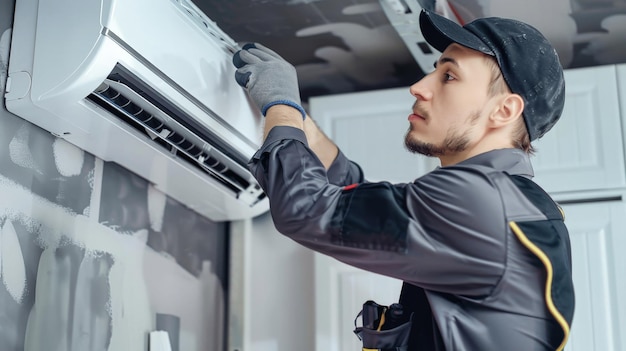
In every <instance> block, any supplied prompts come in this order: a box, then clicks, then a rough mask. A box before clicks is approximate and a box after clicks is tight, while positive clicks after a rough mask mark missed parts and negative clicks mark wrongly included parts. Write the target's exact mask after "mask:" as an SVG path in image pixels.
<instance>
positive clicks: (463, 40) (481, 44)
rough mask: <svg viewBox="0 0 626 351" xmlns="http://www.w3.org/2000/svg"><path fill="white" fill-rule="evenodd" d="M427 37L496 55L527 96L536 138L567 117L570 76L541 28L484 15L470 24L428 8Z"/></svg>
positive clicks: (437, 44)
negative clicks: (567, 87)
mask: <svg viewBox="0 0 626 351" xmlns="http://www.w3.org/2000/svg"><path fill="white" fill-rule="evenodd" d="M420 29H421V30H422V35H423V36H424V39H426V41H427V42H428V43H429V44H430V45H431V46H432V47H434V48H435V49H437V50H439V51H441V52H443V51H444V50H445V49H446V48H447V47H448V45H450V44H452V43H457V44H459V45H462V46H465V47H467V48H470V49H474V50H476V51H480V52H482V53H485V54H487V55H490V56H493V57H495V59H496V61H497V62H498V65H499V66H500V70H501V71H502V76H503V77H504V80H505V81H506V83H507V85H508V86H509V88H510V89H511V91H512V92H513V93H515V94H519V95H520V96H521V97H522V98H523V99H524V112H523V116H524V122H525V123H526V128H527V129H528V134H529V136H530V140H535V139H538V138H540V137H542V136H543V135H544V134H545V133H546V132H547V131H549V130H550V129H551V128H552V127H553V126H554V124H555V123H556V122H557V121H558V120H559V118H560V117H561V113H562V112H563V104H564V103H565V78H564V77H563V67H562V66H561V63H560V61H559V56H558V54H557V52H556V50H555V49H554V48H553V47H552V45H551V44H550V42H549V41H548V40H547V39H546V38H545V37H544V36H543V34H541V32H539V31H538V30H537V29H536V28H534V27H532V26H530V25H528V24H526V23H523V22H520V21H517V20H513V19H508V18H500V17H487V18H478V19H476V20H474V21H472V22H470V23H468V24H466V25H464V26H462V27H461V26H460V25H458V24H457V23H455V22H453V21H451V20H449V19H447V18H445V17H443V16H440V15H438V14H436V13H434V12H431V11H427V10H422V12H421V13H420Z"/></svg>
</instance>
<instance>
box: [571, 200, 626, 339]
mask: <svg viewBox="0 0 626 351" xmlns="http://www.w3.org/2000/svg"><path fill="white" fill-rule="evenodd" d="M563 209H564V211H565V223H566V224H567V227H568V230H569V232H570V239H571V242H572V257H573V260H572V265H573V267H572V269H573V276H574V289H575V293H576V309H575V312H574V322H573V324H572V330H571V336H570V340H569V342H568V344H567V346H566V350H567V351H620V350H626V332H625V330H626V300H625V299H624V298H625V297H626V279H625V277H624V272H626V252H625V251H626V231H624V228H625V227H626V203H625V202H624V200H621V201H615V200H614V201H598V202H591V203H580V204H569V205H564V206H563Z"/></svg>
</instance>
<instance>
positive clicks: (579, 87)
mask: <svg viewBox="0 0 626 351" xmlns="http://www.w3.org/2000/svg"><path fill="white" fill-rule="evenodd" d="M565 82H566V86H565V91H566V99H565V109H564V110H563V114H562V117H561V119H560V120H559V122H558V123H557V124H556V125H555V126H554V128H553V129H552V130H551V131H549V132H548V133H547V134H546V136H545V137H544V138H541V139H540V140H538V141H536V142H533V146H534V147H535V148H536V149H537V154H536V156H534V157H532V158H531V160H532V163H533V167H534V169H535V175H536V177H535V181H536V182H537V183H538V184H539V185H541V186H542V187H544V188H545V189H546V190H547V191H548V192H549V193H557V192H575V191H587V190H599V189H615V188H618V187H624V186H626V177H625V176H624V172H625V168H624V154H623V139H622V128H621V123H620V103H619V95H618V88H617V79H616V67H615V66H613V65H611V66H601V67H592V68H582V69H574V70H567V71H565ZM624 83H625V84H626V82H624ZM623 89H626V87H624V88H623Z"/></svg>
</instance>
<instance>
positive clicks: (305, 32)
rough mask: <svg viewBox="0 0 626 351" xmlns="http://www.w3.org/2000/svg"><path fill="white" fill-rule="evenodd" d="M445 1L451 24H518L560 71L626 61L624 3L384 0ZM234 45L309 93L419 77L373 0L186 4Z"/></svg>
mask: <svg viewBox="0 0 626 351" xmlns="http://www.w3.org/2000/svg"><path fill="white" fill-rule="evenodd" d="M392 1H399V2H403V1H406V2H409V1H414V2H415V1H419V2H420V3H421V4H422V5H423V6H426V7H432V6H435V4H436V3H437V4H438V5H440V4H441V3H445V4H446V5H449V6H451V8H452V9H454V11H455V14H456V17H457V20H459V21H460V22H467V21H471V20H472V19H474V18H477V17H485V16H490V15H491V16H501V17H512V18H518V19H521V20H524V21H526V22H528V23H530V24H533V25H535V26H536V27H538V28H539V29H540V30H541V31H542V32H544V34H546V36H547V37H548V39H550V40H551V41H552V42H553V44H554V45H555V47H556V48H557V51H559V54H560V56H561V59H562V63H563V65H564V66H565V67H566V68H574V67H585V66H593V65H601V64H608V63H621V62H626V0H525V1H519V0H455V1H452V0H448V1H440V0H437V1H435V0H392ZM194 2H195V4H196V5H197V6H198V7H199V8H200V9H201V10H203V11H204V12H205V13H206V15H207V16H208V17H209V18H211V19H212V20H213V21H215V22H216V23H217V24H218V26H219V27H220V28H221V29H222V30H224V31H225V32H226V33H228V35H230V36H231V37H232V38H233V39H234V40H235V41H238V42H240V43H243V42H259V43H261V44H263V45H265V46H268V47H270V48H272V49H273V50H275V51H276V52H278V53H279V54H280V55H282V56H283V57H284V58H285V59H287V60H288V61H289V62H291V63H292V64H293V65H294V66H296V68H297V70H298V78H299V81H300V86H301V94H302V97H303V99H304V100H306V99H308V98H309V97H311V96H318V95H327V94H336V93H346V92H357V91H366V90H374V89H384V88H394V87H406V86H408V85H410V84H412V83H413V82H415V81H417V80H418V79H420V78H421V77H422V76H423V71H422V69H421V68H420V66H419V65H418V64H417V63H416V61H415V59H414V58H413V57H412V56H411V54H410V52H409V50H408V49H407V47H406V45H405V44H404V42H403V41H402V40H401V39H400V37H399V36H398V34H397V32H396V30H395V29H394V28H393V27H392V26H391V25H390V23H389V21H388V19H387V17H386V16H385V13H384V12H383V10H382V8H381V6H380V3H379V1H378V0H220V1H217V0H194Z"/></svg>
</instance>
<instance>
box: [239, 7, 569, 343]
mask: <svg viewBox="0 0 626 351" xmlns="http://www.w3.org/2000/svg"><path fill="white" fill-rule="evenodd" d="M420 28H421V30H422V33H423V35H424V37H425V39H426V40H427V41H428V43H430V44H431V45H432V46H433V47H434V48H436V49H437V50H439V51H441V52H442V55H441V57H440V58H439V59H438V61H437V62H436V65H435V66H436V68H435V70H434V71H433V72H431V73H429V74H427V75H426V76H425V77H424V78H423V79H421V80H420V81H418V82H417V83H415V84H414V85H412V86H411V87H410V93H411V94H412V95H413V96H414V97H415V104H414V105H413V107H412V110H411V112H410V115H409V117H408V122H409V129H408V131H407V134H406V140H405V144H406V146H407V148H408V149H409V150H411V151H413V152H416V153H421V154H425V155H430V156H435V157H438V158H439V159H440V161H441V167H438V168H437V169H435V170H434V171H432V172H430V173H428V174H426V175H424V176H422V177H420V178H418V179H416V180H415V181H414V182H413V183H410V184H390V183H388V182H376V183H373V182H367V181H365V177H364V175H363V173H362V172H361V170H360V168H359V167H358V166H357V165H356V164H355V163H353V162H351V161H349V160H348V159H347V158H346V157H345V156H344V155H343V154H342V153H341V151H340V150H338V149H337V147H336V146H335V145H334V144H333V143H332V141H330V140H329V139H328V138H326V136H324V134H323V133H322V132H321V131H320V130H319V129H318V128H317V127H316V125H315V124H314V122H313V121H312V120H311V118H310V117H308V116H307V114H306V112H305V111H304V109H303V108H302V107H301V101H300V95H299V90H298V82H297V76H296V71H295V69H294V67H293V66H292V65H290V64H289V63H287V62H286V61H285V60H283V59H282V58H281V57H280V56H278V55H277V54H276V53H274V52H273V51H271V50H269V49H267V48H265V47H263V46H262V45H259V44H247V45H245V46H244V47H243V49H242V50H240V51H238V52H237V53H235V55H234V57H233V63H234V65H235V66H236V67H237V72H236V76H235V78H236V80H237V82H239V84H240V85H241V86H243V87H245V88H246V89H247V91H248V93H249V95H250V96H251V98H252V99H253V100H254V101H255V103H256V104H257V105H258V106H259V108H260V109H261V111H262V113H263V114H264V115H265V116H266V120H265V141H264V144H263V145H262V146H261V148H260V149H259V150H258V152H257V153H256V154H255V155H254V157H253V158H252V160H251V161H250V169H251V170H252V172H253V174H254V175H255V177H256V178H257V179H258V181H259V182H260V184H261V186H262V187H263V189H264V190H265V192H266V193H267V195H268V197H269V200H270V207H271V214H272V217H273V220H274V223H275V226H276V228H277V229H278V230H279V231H280V232H281V233H283V234H284V235H286V236H288V237H289V238H291V239H293V240H295V241H297V242H298V243H300V244H302V245H304V246H306V247H308V248H310V249H312V250H315V251H317V252H321V253H323V254H326V255H329V256H332V257H334V258H336V259H338V260H340V261H342V262H345V263H347V264H350V265H353V266H356V267H359V268H362V269H365V270H368V271H371V272H375V273H379V274H383V275H386V276H390V277H394V278H397V279H401V280H402V281H403V282H404V284H403V288H402V292H401V294H400V303H401V304H402V305H404V307H405V308H408V309H410V310H411V311H412V312H414V320H413V326H412V330H411V337H410V347H409V350H411V351H415V350H449V351H450V350H472V351H485V350H508V351H511V350H523V351H529V350H562V349H563V347H564V345H565V343H566V341H567V338H568V334H569V331H570V326H571V323H572V318H573V313H574V289H573V285H572V272H571V257H570V240H569V236H568V232H567V229H566V227H565V225H564V223H563V219H564V217H563V213H562V211H561V209H560V207H559V206H558V205H557V204H556V203H555V202H554V201H553V200H552V199H551V198H550V196H549V195H548V194H546V193H545V192H544V191H543V190H542V189H541V188H540V187H539V186H538V185H536V184H535V183H534V182H533V181H532V180H531V178H532V177H533V170H532V167H531V163H530V160H529V154H531V153H532V152H533V149H532V146H531V144H530V142H531V141H533V140H535V139H537V138H540V137H541V136H543V135H544V134H545V133H546V132H547V131H548V130H550V128H552V127H553V126H554V124H555V123H556V122H557V120H558V119H559V117H560V115H561V112H562V110H563V103H564V96H565V95H564V92H565V86H564V78H563V70H562V67H561V65H560V63H559V59H558V56H557V54H556V52H555V50H554V49H553V47H552V46H551V45H550V44H549V42H548V41H547V40H546V39H545V38H544V36H543V35H541V33H539V32H538V31H537V30H536V29H534V28H533V27H531V26H529V25H527V24H524V23H521V22H518V21H514V20H510V19H503V18H482V19H477V20H475V21H473V22H471V23H469V24H467V25H465V26H464V27H461V26H459V25H457V24H456V23H454V22H452V21H450V20H448V19H446V18H444V17H441V16H439V15H437V14H435V13H431V12H426V11H424V12H422V13H421V14H420ZM409 109H410V106H407V111H409ZM372 142H373V143H375V142H376V140H372Z"/></svg>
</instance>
